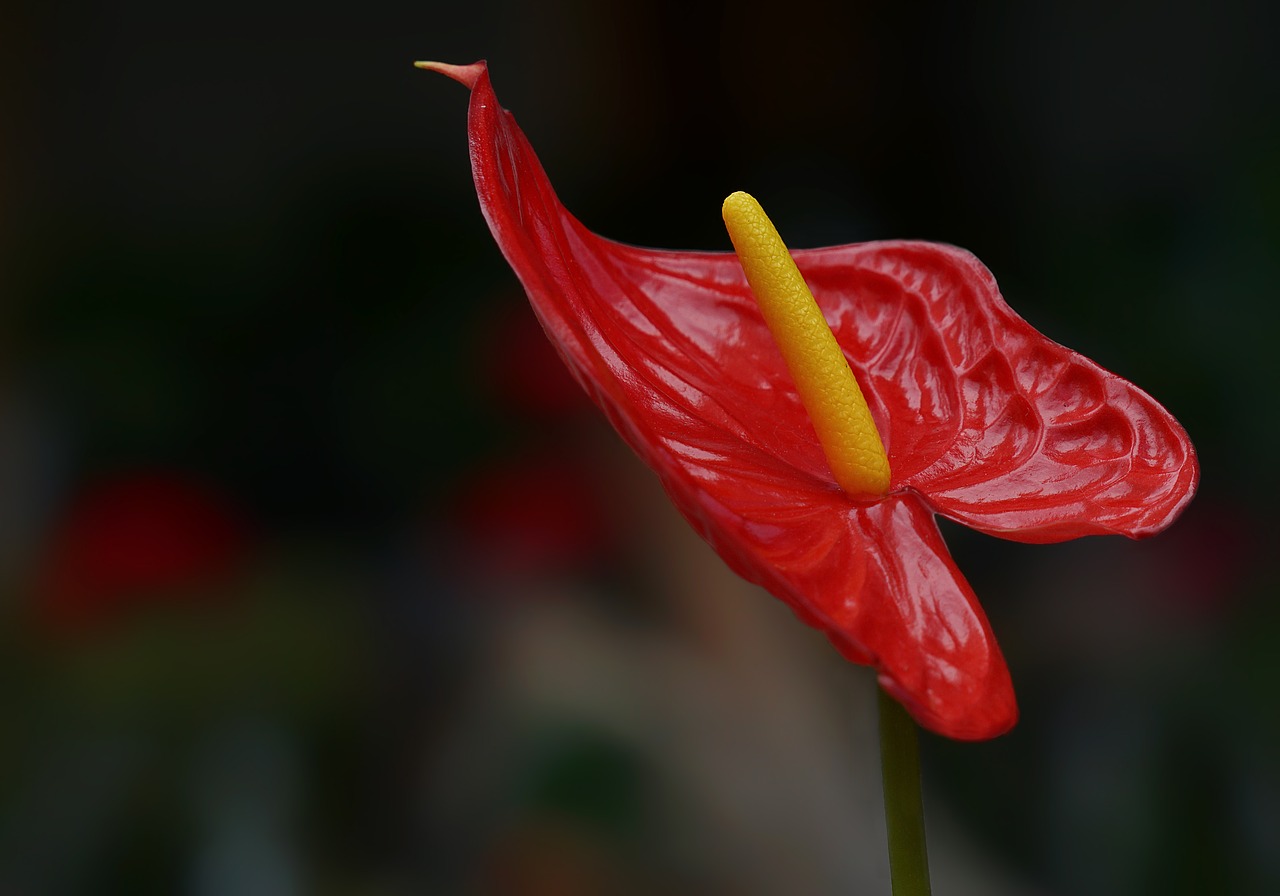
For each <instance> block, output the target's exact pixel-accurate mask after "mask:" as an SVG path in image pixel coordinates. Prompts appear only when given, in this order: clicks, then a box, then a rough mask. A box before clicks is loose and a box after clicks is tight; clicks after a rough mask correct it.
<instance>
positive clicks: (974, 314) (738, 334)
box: [437, 63, 1198, 740]
mask: <svg viewBox="0 0 1280 896" xmlns="http://www.w3.org/2000/svg"><path fill="white" fill-rule="evenodd" d="M437 70H441V71H443V73H445V74H448V75H449V76H450V77H453V78H454V79H455V80H458V81H460V82H461V83H463V84H464V85H466V86H468V87H470V88H471V91H472V92H471V106H470V113H469V133H470V145H471V160H472V169H473V173H474V176H475V183H476V191H477V194H478V195H479V198H480V205H481V208H482V210H483V212H484V215H485V218H486V219H487V220H488V222H489V226H490V229H491V230H492V231H493V235H494V238H495V239H496V240H497V242H498V245H499V246H500V247H501V248H502V251H503V253H504V254H505V255H506V257H507V260H508V261H509V262H510V264H511V266H512V268H514V269H515V272H516V274H517V276H519V278H520V280H521V282H522V283H523V285H524V287H525V290H526V291H527V292H528V295H529V299H530V302H531V303H532V305H533V308H534V310H535V312H536V313H537V315H538V317H539V319H540V320H541V321H542V325H543V327H544V329H545V330H546V332H547V334H548V336H549V337H550V338H551V341H552V342H553V343H554V344H555V345H556V347H557V349H558V351H559V352H560V355H561V357H562V358H563V359H564V361H565V363H566V364H567V365H568V366H569V369H570V370H571V371H572V372H573V374H574V376H575V377H576V378H577V380H578V382H579V383H581V384H582V386H583V387H584V388H585V389H586V390H587V392H588V393H589V394H590V395H591V397H592V398H593V400H594V401H595V402H596V404H597V405H599V407H600V408H601V410H603V411H604V413H605V414H606V415H608V417H609V419H610V421H611V422H612V423H613V425H614V426H615V427H616V428H617V430H618V431H619V432H620V433H621V434H622V436H623V437H624V438H625V439H626V440H627V442H628V443H629V444H630V445H631V447H632V448H633V449H635V451H636V452H637V453H638V454H639V455H640V456H641V457H642V458H643V459H644V460H645V462H646V463H647V464H648V465H649V466H650V467H652V468H653V469H654V471H656V472H657V474H658V475H659V477H660V478H661V479H662V483H663V485H664V487H665V488H666V490H667V493H668V494H669V495H670V496H671V498H672V500H673V501H674V502H675V504H676V506H677V507H678V508H679V509H680V511H681V512H682V513H683V514H684V516H685V517H686V518H687V519H688V520H689V522H690V523H691V524H692V525H693V526H694V528H695V529H697V530H698V532H699V533H700V534H701V535H702V537H703V538H705V539H706V540H707V541H708V542H709V543H710V544H711V545H712V547H714V548H715V550H716V551H717V552H718V553H719V554H720V556H721V557H723V558H724V560H725V561H726V562H727V563H729V565H730V566H731V567H733V569H734V570H735V571H737V572H738V573H739V574H740V575H742V576H743V577H745V578H747V579H749V580H750V581H752V582H756V583H759V584H760V585H762V586H764V587H765V588H766V589H768V590H769V591H770V592H771V593H772V594H774V595H776V596H777V597H779V598H781V599H782V600H784V601H786V602H787V603H788V604H789V605H790V606H791V607H792V608H793V609H794V610H795V612H796V613H797V615H799V616H800V618H801V619H803V620H804V621H805V622H807V623H809V624H810V625H813V626H816V627H817V628H820V629H822V630H823V631H824V632H826V634H827V635H828V636H829V637H830V638H831V640H832V642H833V643H834V644H835V645H836V647H837V648H838V649H839V650H840V651H841V652H842V653H843V654H844V655H845V656H847V657H848V658H849V659H851V660H853V661H855V662H858V663H865V664H868V665H871V666H874V667H875V668H876V670H877V671H878V673H879V678H880V682H881V684H882V686H884V687H885V688H886V689H887V690H888V691H889V692H890V693H892V694H893V695H894V696H895V697H896V698H897V699H898V700H900V701H901V702H902V703H903V704H904V705H905V706H906V708H907V710H908V711H909V712H910V713H911V715H912V716H913V717H915V719H916V720H917V721H918V722H919V723H920V724H921V725H923V726H924V727H926V728H929V729H931V730H933V731H935V732H937V733H939V734H943V735H946V736H949V737H954V738H961V739H967V740H969V739H971V740H979V739H984V738H989V737H994V736H996V735H998V734H1001V733H1003V732H1004V731H1007V730H1008V729H1009V728H1010V727H1011V726H1012V725H1013V724H1014V722H1015V721H1016V719H1017V706H1016V703H1015V700H1014V696H1013V689H1012V685H1011V683H1010V679H1009V672H1008V669H1007V667H1006V665H1005V662H1004V658H1003V657H1002V656H1001V654H1000V650H999V647H998V646H997V644H996V641H995V638H994V636H993V635H992V632H991V628H990V626H989V624H988V623H987V619H986V616H985V615H984V613H983V611H982V608H981V607H980V606H979V604H978V601H977V599H976V598H975V596H974V594H973V591H972V589H971V588H970V587H969V585H968V583H967V582H966V581H965V579H964V577H963V576H962V575H961V573H960V571H959V570H958V569H957V568H956V566H955V564H954V563H953V561H952V559H951V556H950V554H949V553H948V551H947V548H946V545H945V544H944V543H943V541H942V538H941V535H940V534H939V532H938V528H937V525H936V523H935V521H934V514H942V515H943V516H946V517H948V518H949V519H953V520H956V521H958V522H961V523H964V524H965V525H968V526H971V527H973V528H975V529H978V530H979V531H982V532H987V533H989V534H992V535H998V536H1001V537H1003V538H1010V539H1015V540H1018V541H1026V542H1053V541H1061V540H1065V539H1069V538H1076V537H1078V536H1082V535H1090V534H1107V533H1118V534H1122V535H1127V536H1130V537H1141V536H1145V535H1150V534H1153V533H1155V532H1157V531H1159V530H1160V529H1162V528H1164V527H1165V526H1167V525H1168V524H1169V523H1170V522H1172V521H1173V519H1174V518H1175V517H1176V516H1177V514H1178V513H1179V512H1180V511H1181V510H1182V508H1183V507H1184V506H1185V505H1186V503H1187V502H1188V501H1189V500H1190V499H1191V496H1192V494H1193V493H1194V491H1195V486H1196V481H1197V478H1198V467H1197V464H1196V460H1195V454H1194V451H1193V449H1192V447H1191V443H1190V441H1189V440H1188V438H1187V435H1186V433H1185V432H1184V431H1183V429H1182V427H1181V426H1179V425H1178V423H1177V421H1175V420H1174V419H1173V418H1172V417H1171V416H1170V415H1169V414H1168V412H1166V411H1165V410H1164V409H1163V408H1162V407H1160V405H1159V404H1157V403H1156V402H1155V401H1154V400H1153V399H1151V398H1150V397H1149V396H1148V395H1146V394H1145V393H1144V392H1142V391H1141V390H1139V389H1138V388H1137V387H1135V386H1134V385H1132V384H1131V383H1129V382H1127V381H1125V380H1123V379H1121V378H1119V377H1117V376H1115V375H1113V374H1111V373H1108V372H1107V371H1105V370H1103V369H1102V368H1100V367H1098V365H1096V364H1094V363H1093V362H1091V361H1089V360H1088V359H1086V358H1084V357H1082V356H1080V355H1078V354H1076V353H1075V352H1072V351H1070V350H1068V349H1066V348H1063V347H1062V346H1060V345H1057V344H1056V343H1054V342H1052V341H1050V340H1049V339H1046V338H1045V337H1044V336H1042V335H1041V334H1040V333H1038V332H1037V331H1036V330H1034V329H1033V328H1032V327H1031V326H1030V325H1029V324H1027V323H1026V322H1025V321H1024V320H1022V319H1021V318H1020V317H1018V316H1017V315H1016V314H1014V312H1013V311H1012V310H1011V309H1010V308H1009V306H1008V305H1006V304H1005V302H1004V300H1003V299H1002V298H1001V296H1000V293H999V291H998V289H997V288H996V283H995V280H994V278H993V277H992V276H991V273H990V272H989V271H988V270H987V269H986V268H985V267H984V266H983V265H982V263H981V262H979V261H978V260H977V259H976V258H975V257H974V256H973V255H971V254H970V253H968V252H966V251H964V250H962V249H957V248H955V247H952V246H946V245H938V244H932V243H921V242H906V241H887V242H874V243H863V244H857V245H849V246H836V247H832V248H826V249H813V250H802V251H798V252H795V253H794V256H795V259H796V263H797V264H798V266H799V268H800V270H801V272H802V273H803V274H804V276H805V279H806V280H807V282H808V283H809V286H810V288H811V289H812V290H813V293H814V296H815V298H816V299H817V302H818V304H819V306H820V307H821V308H822V310H823V313H824V314H825V316H826V318H827V322H828V323H829V324H830V326H831V328H832V330H833V332H834V333H835V335H836V338H837V340H838V341H839V343H840V345H841V346H842V348H843V349H844V352H845V356H846V357H847V358H848V361H849V364H850V366H851V367H852V369H853V372H854V374H855V376H856V377H857V379H858V382H859V384H860V385H861V387H862V390H863V392H864V394H865V395H866V397H867V401H868V403H869V405H870V407H871V412H872V415H873V416H874V418H875V421H876V425H877V427H878V428H879V430H880V433H881V436H882V438H883V440H884V443H885V448H886V450H887V451H888V455H889V461H890V465H891V467H892V470H893V479H892V486H891V490H890V492H889V494H888V495H886V496H885V497H884V498H882V499H879V500H876V501H872V502H867V501H865V500H862V501H856V500H853V499H851V498H850V497H849V496H848V495H847V494H846V493H844V492H843V491H841V489H840V488H839V487H838V486H837V485H836V483H835V480H834V479H833V477H832V474H831V471H830V468H829V466H828V463H827V460H826V458H825V457H824V456H823V453H822V449H821V447H820V446H819V444H818V441H817V438H816V436H815V434H814V430H813V426H812V424H811V422H810V421H809V418H808V416H807V415H806V413H805V410H804V408H803V407H802V406H801V404H800V400H799V397H798V395H797V393H796V389H795V386H794V385H793V383H792V381H791V379H790V376H789V375H788V373H787V371H786V368H785V366H784V364H783V360H782V357H781V355H780V353H779V351H778V348H777V346H776V345H775V344H774V341H773V338H772V336H771V335H770V333H769V331H768V330H767V329H766V327H765V325H764V321H763V319H762V318H761V315H760V312H759V310H758V308H757V306H756V303H755V300H754V299H753V297H752V295H751V293H750V290H749V289H748V287H747V283H746V279H745V277H744V275H743V272H742V268H741V266H740V264H739V263H738V260H737V258H736V256H734V255H733V254H731V253H707V252H670V251H660V250H653V249H641V248H635V247H632V246H624V245H621V244H619V243H615V242H611V241H609V240H606V239H603V238H602V237H599V236H596V235H595V234H594V233H591V232H590V231H589V230H587V229H586V228H585V227H584V226H583V225H582V224H581V223H579V222H578V221H577V220H576V219H575V218H574V217H573V216H571V215H570V214H569V213H568V212H567V211H566V210H565V208H564V207H563V206H562V205H561V204H560V202H559V200H558V199H557V198H556V195H555V192H554V191H553V190H552V187H551V184H550V183H549V182H548V180H547V177H546V174H545V173H544V172H543V170H542V166H541V165H540V163H539V162H538V159H537V157H536V156H535V154H534V152H533V149H532V147H530V145H529V143H528V141H527V140H526V139H525V137H524V134H523V133H522V132H521V131H520V129H519V127H518V126H517V125H516V123H515V120H514V119H513V118H512V116H511V115H510V113H508V112H506V111H505V110H503V109H502V108H501V107H500V106H499V105H498V102H497V99H496V97H495V96H494V93H493V88H492V86H491V84H490V81H489V76H488V73H487V70H486V68H485V65H484V63H476V64H474V65H471V66H457V67H447V70H446V68H445V67H441V68H438V69H437ZM711 213H713V214H714V213H715V210H712V211H711Z"/></svg>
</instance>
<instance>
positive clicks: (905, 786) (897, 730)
mask: <svg viewBox="0 0 1280 896" xmlns="http://www.w3.org/2000/svg"><path fill="white" fill-rule="evenodd" d="M878 690H879V691H880V774H881V777H883V779H884V820H885V827H886V828H887V829H888V833H889V875H890V877H891V879H892V881H893V896H929V856H928V853H927V851H926V850H925V844H924V804H923V803H922V801H921V799H920V743H919V738H918V737H917V733H916V723H915V722H914V721H913V720H912V718H911V716H909V715H907V711H906V710H905V709H903V708H902V704H900V703H899V702H898V701H897V700H895V699H893V698H892V697H890V696H889V695H888V694H887V693H885V691H884V689H883V688H880V689H878Z"/></svg>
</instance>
